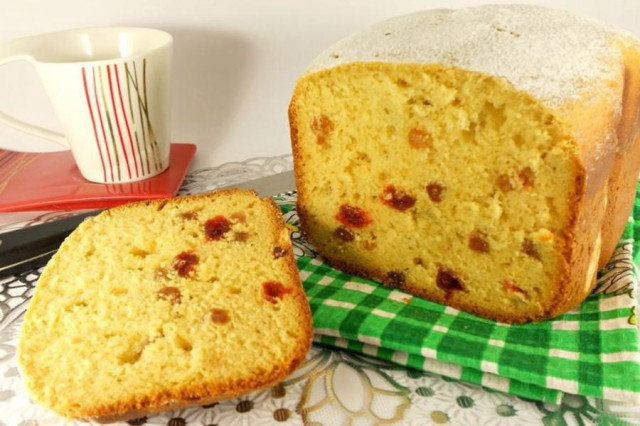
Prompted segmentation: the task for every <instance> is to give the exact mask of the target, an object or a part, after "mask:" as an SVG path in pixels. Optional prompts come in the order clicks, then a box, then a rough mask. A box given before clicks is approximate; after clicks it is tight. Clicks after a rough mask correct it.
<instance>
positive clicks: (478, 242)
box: [469, 231, 489, 253]
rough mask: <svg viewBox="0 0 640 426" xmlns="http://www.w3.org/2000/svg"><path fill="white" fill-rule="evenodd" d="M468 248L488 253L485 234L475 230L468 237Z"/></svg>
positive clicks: (487, 242)
mask: <svg viewBox="0 0 640 426" xmlns="http://www.w3.org/2000/svg"><path fill="white" fill-rule="evenodd" d="M469 248H470V249H471V250H473V251H476V252H478V253H489V241H487V234H485V233H484V232H482V231H476V232H474V233H473V234H471V236H470V237H469Z"/></svg>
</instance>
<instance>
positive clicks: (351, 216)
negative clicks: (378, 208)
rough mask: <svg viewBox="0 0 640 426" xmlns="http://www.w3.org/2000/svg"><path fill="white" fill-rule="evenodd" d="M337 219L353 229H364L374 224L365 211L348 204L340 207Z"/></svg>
mask: <svg viewBox="0 0 640 426" xmlns="http://www.w3.org/2000/svg"><path fill="white" fill-rule="evenodd" d="M336 219H337V220H338V221H339V222H340V223H342V224H343V225H345V226H349V227H351V228H364V227H366V226H368V225H370V224H371V222H373V221H372V220H371V217H370V216H369V213H367V212H366V211H365V210H362V209H361V208H359V207H353V206H348V205H346V204H343V205H341V206H340V210H339V211H338V214H337V215H336Z"/></svg>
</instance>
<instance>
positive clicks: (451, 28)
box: [307, 5, 623, 107]
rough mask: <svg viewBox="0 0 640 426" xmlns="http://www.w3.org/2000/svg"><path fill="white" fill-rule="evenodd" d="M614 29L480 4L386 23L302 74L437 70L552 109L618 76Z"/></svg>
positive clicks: (532, 9) (557, 13)
mask: <svg viewBox="0 0 640 426" xmlns="http://www.w3.org/2000/svg"><path fill="white" fill-rule="evenodd" d="M615 34H616V33H615V31H614V30H611V29H609V28H607V27H605V26H604V25H601V24H599V23H597V22H595V21H593V20H589V19H586V18H580V17H577V16H575V15H572V14H570V13H568V12H565V11H562V10H555V9H549V8H544V7H537V6H526V5H508V6H497V5H496V6H493V5H491V6H480V7H474V8H468V9H458V10H426V11H422V12H417V13H413V14H410V15H406V16H401V17H397V18H393V19H390V20H388V21H384V22H381V23H379V24H376V25H374V26H372V27H369V28H367V29H365V30H363V31H361V32H359V33H356V34H354V35H352V36H350V37H348V38H346V39H344V40H342V41H340V42H338V43H337V44H335V45H334V46H332V47H330V48H329V49H327V50H326V51H325V52H323V53H322V54H321V55H320V56H319V57H318V58H316V60H315V61H314V62H313V63H312V64H311V66H310V67H309V69H308V70H307V71H308V72H313V71H318V70H322V69H326V68H331V67H334V66H338V65H341V64H346V63H351V62H394V63H425V64H430V63H434V64H442V65H445V66H453V67H459V68H463V69H468V70H473V71H479V72H482V73H486V74H489V75H493V76H499V77H503V78H505V79H506V80H508V81H509V82H511V83H512V84H513V85H514V86H515V87H516V88H517V89H520V90H525V91H527V92H529V93H531V94H532V95H533V96H535V97H537V98H539V99H540V100H542V101H543V102H544V103H545V104H547V105H548V106H550V107H555V106H558V105H560V104H562V103H564V102H566V101H567V100H572V99H578V98H579V97H580V94H581V92H582V90H583V89H584V88H585V87H590V88H591V90H598V88H599V87H602V88H603V89H604V88H605V87H606V86H607V83H608V82H610V81H612V80H615V79H618V78H619V76H620V74H621V73H622V67H623V64H622V58H621V52H620V49H619V47H618V46H617V45H616V43H615V42H614V37H615Z"/></svg>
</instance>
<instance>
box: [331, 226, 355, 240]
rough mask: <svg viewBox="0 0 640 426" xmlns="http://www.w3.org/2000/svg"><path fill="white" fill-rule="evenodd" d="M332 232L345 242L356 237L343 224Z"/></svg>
mask: <svg viewBox="0 0 640 426" xmlns="http://www.w3.org/2000/svg"><path fill="white" fill-rule="evenodd" d="M333 233H334V234H335V235H336V236H337V237H338V238H340V239H341V240H342V241H345V242H347V243H349V242H351V241H353V240H355V238H356V236H355V235H353V232H351V231H350V230H349V229H348V228H345V227H344V226H339V227H338V228H336V230H335V231H334V232H333Z"/></svg>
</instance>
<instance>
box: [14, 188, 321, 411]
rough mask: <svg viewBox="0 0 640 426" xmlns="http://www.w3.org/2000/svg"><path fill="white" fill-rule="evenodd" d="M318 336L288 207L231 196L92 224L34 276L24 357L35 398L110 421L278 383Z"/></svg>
mask: <svg viewBox="0 0 640 426" xmlns="http://www.w3.org/2000/svg"><path fill="white" fill-rule="evenodd" d="M311 338H312V325H311V316H310V310H309V305H308V302H307V300H306V297H305V294H304V290H303V288H302V286H301V283H300V278H299V276H298V271H297V269H296V264H295V260H294V257H293V253H292V246H291V241H290V238H289V233H288V231H287V229H286V228H285V226H284V222H283V219H282V216H281V214H280V211H279V210H278V208H277V206H276V205H275V204H274V203H273V202H271V200H263V199H261V198H259V197H258V196H257V195H256V194H255V193H254V192H250V191H241V190H229V191H220V192H214V193H211V194H207V195H202V196H189V197H179V198H174V199H168V200H158V201H150V202H140V203H134V204H129V205H124V206H120V207H116V208H114V209H112V210H108V211H105V212H103V213H101V214H100V215H98V216H97V217H95V218H93V219H90V220H87V221H85V222H84V223H82V224H81V225H80V226H79V227H78V228H77V230H75V231H74V232H73V233H72V234H71V235H70V236H69V237H68V238H67V239H66V240H65V242H64V243H63V244H62V246H61V247H60V250H59V251H58V253H57V254H56V255H55V256H54V257H53V258H52V260H51V261H50V263H49V264H48V265H47V267H46V268H45V270H44V272H43V274H42V276H41V278H40V280H39V282H38V284H37V287H36V291H35V294H34V297H33V300H32V301H31V303H30V305H29V307H28V310H27V314H26V318H25V321H24V325H23V327H22V330H21V334H20V340H19V345H18V362H19V365H20V368H21V371H22V375H23V377H24V379H25V381H26V386H27V389H28V391H29V393H30V394H31V396H32V397H33V399H34V401H35V402H37V403H39V404H41V405H43V406H45V407H47V408H49V409H51V410H53V411H55V412H57V413H59V414H61V415H63V416H66V417H69V418H77V419H89V418H97V419H99V420H100V421H111V420H114V419H122V418H131V417H139V416H142V415H144V414H148V413H153V412H157V411H162V410H168V409H175V408H179V407H183V406H188V405H195V404H208V403H211V402H213V401H216V400H219V399H222V398H228V397H234V396H237V395H239V394H242V393H245V392H248V391H251V390H254V389H256V388H261V387H264V386H267V385H271V384H274V383H276V382H278V381H280V380H282V379H284V378H285V377H286V376H287V375H288V374H289V373H290V372H291V371H293V370H294V369H295V368H296V366H297V365H298V364H299V363H300V362H301V361H302V360H303V359H304V357H305V355H306V353H307V350H308V349H309V347H310V344H311Z"/></svg>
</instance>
